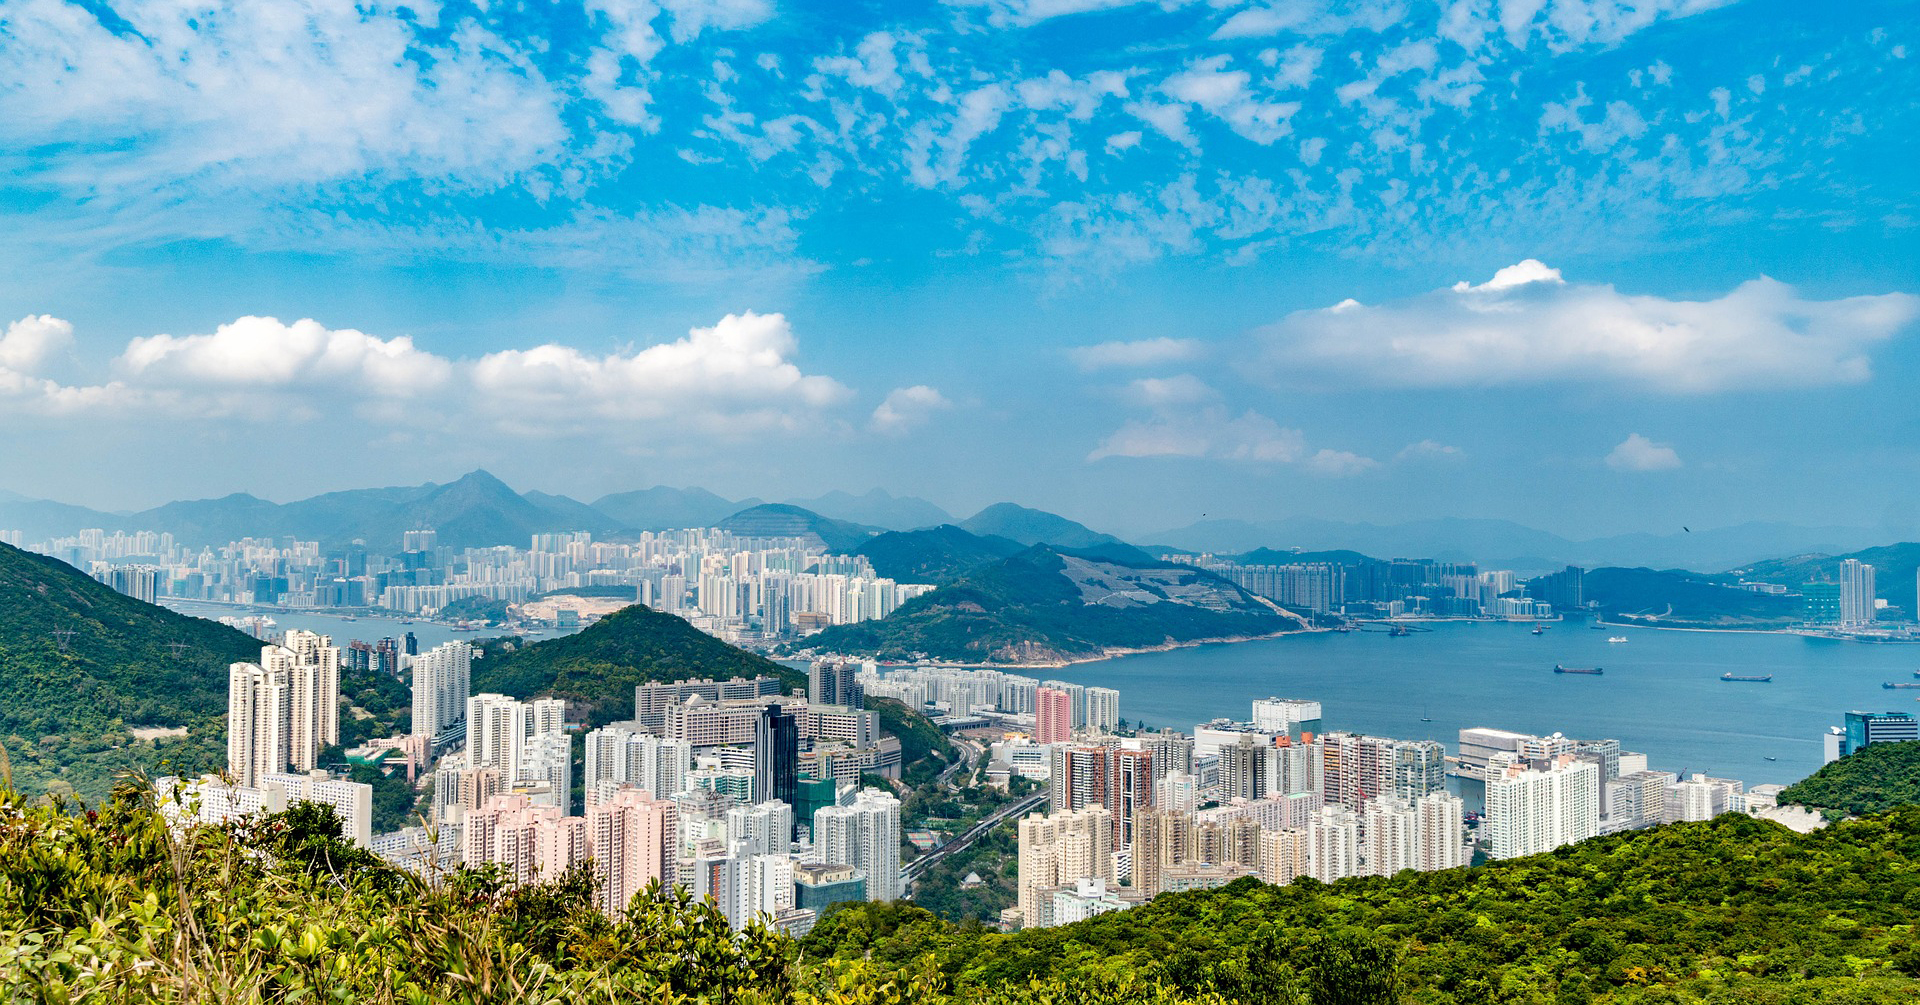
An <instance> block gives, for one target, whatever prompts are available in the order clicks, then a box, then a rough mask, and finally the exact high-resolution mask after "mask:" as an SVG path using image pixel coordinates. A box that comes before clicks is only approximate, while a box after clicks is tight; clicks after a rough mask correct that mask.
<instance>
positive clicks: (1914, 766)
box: [1780, 743, 1920, 816]
mask: <svg viewBox="0 0 1920 1005" xmlns="http://www.w3.org/2000/svg"><path fill="white" fill-rule="evenodd" d="M1780 801H1781V802H1783V803H1793V804H1795V805H1799V806H1811V807H1814V808H1816V809H1822V810H1832V811H1835V812H1837V813H1845V814H1853V815H1855V816H1860V815H1864V814H1868V813H1881V812H1885V811H1886V810H1890V809H1893V808H1895V807H1898V806H1914V805H1920V743H1875V744H1870V745H1868V746H1866V747H1864V748H1862V749H1860V750H1856V751H1854V752H1853V753H1851V754H1848V755H1847V756H1845V757H1842V758H1841V759H1839V760H1837V761H1835V762H1833V763H1832V764H1823V765H1821V766H1820V770H1819V771H1816V772H1814V773H1813V774H1811V775H1809V776H1807V777H1806V778H1803V779H1801V780H1800V781H1798V782H1795V783H1794V784H1792V785H1789V786H1787V787H1786V789H1785V790H1784V791H1782V792H1781V793H1780Z"/></svg>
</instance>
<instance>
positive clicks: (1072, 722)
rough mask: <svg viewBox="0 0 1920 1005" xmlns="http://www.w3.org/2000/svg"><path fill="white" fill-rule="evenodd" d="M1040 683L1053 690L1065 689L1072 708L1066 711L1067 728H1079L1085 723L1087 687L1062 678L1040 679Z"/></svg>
mask: <svg viewBox="0 0 1920 1005" xmlns="http://www.w3.org/2000/svg"><path fill="white" fill-rule="evenodd" d="M1040 685H1041V686H1042V687H1050V688H1052V689H1054V690H1055V691H1065V692H1066V693H1067V699H1068V701H1069V703H1070V704H1071V706H1072V710H1071V711H1070V712H1069V713H1068V719H1067V721H1068V727H1067V728H1069V729H1080V728H1081V727H1083V726H1085V725H1086V724H1087V687H1086V685H1085V684H1069V683H1067V682H1066V681H1063V680H1047V681H1041V682H1040Z"/></svg>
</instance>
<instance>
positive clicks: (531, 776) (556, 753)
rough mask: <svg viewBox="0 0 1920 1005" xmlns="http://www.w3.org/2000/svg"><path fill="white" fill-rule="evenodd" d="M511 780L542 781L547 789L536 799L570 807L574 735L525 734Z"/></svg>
mask: <svg viewBox="0 0 1920 1005" xmlns="http://www.w3.org/2000/svg"><path fill="white" fill-rule="evenodd" d="M513 780H514V781H515V782H520V783H527V782H532V783H537V784H538V785H544V786H545V787H546V791H545V792H544V793H542V794H540V795H539V796H538V797H536V799H535V801H536V802H544V803H546V804H548V805H551V806H558V807H560V808H561V809H562V810H570V809H572V806H571V803H572V801H573V737H571V736H568V735H567V734H565V733H542V734H540V735H538V736H534V737H530V738H528V739H527V741H526V743H525V745H524V746H523V747H522V748H521V750H520V767H519V774H517V775H516V776H514V778H513Z"/></svg>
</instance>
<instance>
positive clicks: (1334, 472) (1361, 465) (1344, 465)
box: [1307, 448, 1380, 478]
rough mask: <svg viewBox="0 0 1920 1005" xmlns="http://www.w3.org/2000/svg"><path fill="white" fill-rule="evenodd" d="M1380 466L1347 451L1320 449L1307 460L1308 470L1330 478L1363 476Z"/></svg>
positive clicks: (1377, 462) (1368, 458)
mask: <svg viewBox="0 0 1920 1005" xmlns="http://www.w3.org/2000/svg"><path fill="white" fill-rule="evenodd" d="M1379 466H1380V462H1379V461H1376V460H1374V459H1373V458H1371V457H1362V456H1360V455H1359V454H1356V453H1353V452H1351V451H1347V450H1327V449H1324V448H1323V449H1320V450H1317V451H1315V452H1314V454H1313V456H1312V457H1309V458H1307V470H1309V471H1312V472H1314V473H1315V474H1321V475H1326V476H1328V477H1329V478H1346V477H1349V476H1352V475H1357V474H1362V473H1364V472H1367V471H1371V470H1373V469H1374V468H1377V467H1379Z"/></svg>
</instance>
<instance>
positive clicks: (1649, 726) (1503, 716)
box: [1028, 622, 1920, 785]
mask: <svg viewBox="0 0 1920 1005" xmlns="http://www.w3.org/2000/svg"><path fill="white" fill-rule="evenodd" d="M1422 627H1423V628H1425V629H1427V630H1424V631H1415V632H1413V633H1412V634H1409V635H1406V636H1393V635H1390V634H1388V633H1386V632H1385V631H1357V632H1351V633H1346V634H1339V633H1333V632H1315V633H1309V634H1300V635H1289V636H1283V637H1280V638H1276V639H1263V640H1259V641H1254V642H1236V643H1225V644H1219V645H1205V646H1194V647H1191V648H1184V649H1173V650H1168V651H1166V652H1155V653H1142V654H1138V655H1132V656H1121V657H1116V658H1114V659H1108V660H1101V661H1097V662H1092V663H1080V664H1075V665H1073V666H1069V667H1062V668H1059V669H1055V670H1034V671H1028V673H1030V674H1033V675H1035V676H1039V677H1041V678H1043V679H1056V680H1063V681H1068V682H1071V683H1076V684H1088V685H1099V686H1102V687H1111V688H1116V689H1118V690H1119V691H1120V714H1121V715H1122V716H1123V717H1125V718H1126V719H1127V720H1129V723H1133V722H1140V723H1145V724H1146V725H1148V726H1149V727H1151V728H1159V727H1162V726H1170V727H1173V728H1175V729H1180V730H1183V731H1184V730H1191V729H1192V728H1193V726H1194V725H1195V724H1196V723H1204V722H1207V721H1208V720H1211V719H1213V718H1215V717H1219V716H1225V717H1228V718H1233V719H1247V718H1249V717H1250V716H1251V714H1252V702H1253V701H1254V700H1255V699H1257V698H1266V697H1269V696H1272V697H1280V698H1305V699H1311V700H1316V701H1319V702H1321V704H1322V713H1323V716H1324V718H1323V722H1324V728H1326V729H1329V730H1335V729H1339V730H1350V731H1353V732H1362V733H1371V734H1375V735H1379V736H1391V737H1396V738H1401V739H1431V740H1438V741H1440V742H1441V743H1443V744H1445V745H1446V747H1447V750H1448V752H1449V753H1455V752H1457V750H1458V739H1459V731H1460V730H1462V729H1466V728H1470V727H1475V726H1486V727H1492V728H1495V729H1507V730H1513V731H1515V732H1521V733H1534V734H1539V735H1547V734H1551V733H1555V732H1559V733H1563V734H1565V735H1567V736H1570V737H1575V738H1577V739H1582V740H1588V739H1596V740H1597V739H1603V738H1607V737H1612V738H1615V739H1618V740H1619V741H1620V744H1621V747H1622V749H1625V750H1630V751H1638V752H1640V753H1644V754H1646V755H1647V758H1648V762H1649V766H1650V767H1652V768H1654V769H1657V770H1663V771H1674V772H1679V773H1682V774H1687V773H1692V772H1702V773H1705V774H1709V775H1714V776H1717V777H1723V778H1738V779H1740V780H1742V781H1744V782H1746V783H1747V784H1749V785H1758V784H1763V783H1779V784H1787V783H1791V782H1795V781H1799V780H1800V779H1802V778H1804V777H1806V776H1807V775H1809V774H1811V773H1813V772H1814V771H1815V770H1816V769H1818V768H1819V767H1820V764H1821V761H1822V757H1823V749H1824V747H1823V742H1822V740H1821V737H1822V735H1823V734H1824V733H1826V732H1827V730H1828V728H1829V727H1831V726H1837V725H1840V723H1841V717H1842V715H1843V713H1845V712H1846V711H1848V710H1849V709H1860V710H1869V711H1909V712H1914V713H1916V714H1920V703H1916V699H1920V689H1893V690H1889V689H1886V688H1883V687H1882V686H1881V685H1882V684H1883V683H1888V682H1894V683H1920V678H1916V677H1915V676H1914V671H1916V670H1920V645H1898V644H1887V645H1876V644H1867V643H1858V642H1844V641H1837V640H1831V639H1815V638H1806V637H1802V636H1797V635H1786V634H1769V633H1738V632H1690V631H1671V630H1660V629H1644V628H1622V627H1617V626H1607V627H1605V628H1603V629H1601V630H1594V629H1592V628H1590V627H1589V626H1588V625H1586V624H1583V623H1577V622H1556V623H1551V626H1550V627H1548V628H1547V630H1546V631H1544V632H1543V633H1541V634H1539V635H1534V634H1533V626H1532V624H1530V623H1524V624H1514V623H1491V622H1433V623H1428V624H1426V625H1423V626H1422ZM1609 637H1625V638H1626V639H1627V641H1626V642H1621V643H1609V642H1608V641H1607V640H1608V638H1609ZM1555 664H1562V665H1566V666H1570V667H1572V666H1578V667H1599V668H1601V669H1602V670H1604V671H1605V672H1604V673H1602V674H1600V675H1585V674H1556V673H1554V672H1553V668H1554V666H1555ZM1725 673H1733V674H1735V675H1742V676H1751V675H1765V674H1772V675H1773V681H1772V683H1767V684H1759V683H1729V682H1725V681H1722V680H1721V679H1720V676H1721V675H1722V674H1725ZM1769 758H1772V759H1771V760H1769Z"/></svg>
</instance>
